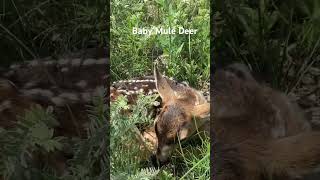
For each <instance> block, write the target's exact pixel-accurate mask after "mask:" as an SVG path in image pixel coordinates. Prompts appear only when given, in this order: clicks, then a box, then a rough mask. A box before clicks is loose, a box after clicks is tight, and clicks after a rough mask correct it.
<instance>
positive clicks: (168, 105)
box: [154, 66, 210, 162]
mask: <svg viewBox="0 0 320 180" xmlns="http://www.w3.org/2000/svg"><path fill="white" fill-rule="evenodd" d="M154 76H155V80H156V88H157V90H158V92H159V95H160V97H161V99H162V104H163V108H162V110H161V112H160V114H159V115H158V117H157V118H156V120H155V132H156V135H157V139H158V142H157V146H158V147H157V153H156V156H157V159H158V160H159V161H160V162H165V161H167V160H168V157H169V155H170V152H171V151H172V150H173V148H174V146H175V144H177V142H178V140H183V139H186V138H187V137H189V136H190V135H192V134H193V133H194V132H195V131H196V128H201V126H202V125H203V124H205V122H206V121H205V120H203V121H197V120H196V121H194V119H208V117H209V111H210V109H209V107H210V106H209V103H208V102H207V101H206V100H205V98H204V96H203V95H202V94H201V93H199V92H198V91H196V90H195V89H193V88H191V87H189V86H174V85H173V84H170V83H168V81H167V80H166V79H165V78H164V77H163V76H162V75H161V74H160V73H159V71H158V69H157V67H156V66H155V67H154Z"/></svg>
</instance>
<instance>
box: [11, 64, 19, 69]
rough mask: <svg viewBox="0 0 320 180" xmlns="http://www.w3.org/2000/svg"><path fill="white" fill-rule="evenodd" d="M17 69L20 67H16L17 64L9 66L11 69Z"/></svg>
mask: <svg viewBox="0 0 320 180" xmlns="http://www.w3.org/2000/svg"><path fill="white" fill-rule="evenodd" d="M19 67H20V65H18V64H12V65H11V66H10V68H11V69H18V68H19Z"/></svg>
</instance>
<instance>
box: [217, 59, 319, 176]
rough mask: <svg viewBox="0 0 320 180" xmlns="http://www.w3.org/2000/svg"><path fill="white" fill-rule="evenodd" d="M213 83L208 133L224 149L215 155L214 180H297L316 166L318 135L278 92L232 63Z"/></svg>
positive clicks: (317, 160)
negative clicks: (216, 170) (258, 81)
mask: <svg viewBox="0 0 320 180" xmlns="http://www.w3.org/2000/svg"><path fill="white" fill-rule="evenodd" d="M230 69H231V70H230ZM243 71H245V72H243ZM248 76H249V77H248ZM213 82H214V83H213V87H214V98H213V105H214V106H213V108H212V112H213V113H214V114H213V115H214V116H213V123H214V125H213V129H212V131H213V132H212V133H215V135H216V140H217V141H218V142H220V143H221V144H222V146H223V147H230V148H224V149H223V148H222V150H218V151H217V152H216V153H215V157H216V159H217V164H216V166H217V169H218V175H217V177H216V179H218V180H220V179H221V180H237V179H244V180H267V179H279V180H280V179H299V178H301V177H302V176H303V175H305V174H309V173H312V171H313V170H314V169H315V168H317V165H319V164H320V156H319V155H320V154H319V150H320V144H319V138H320V133H318V132H311V131H310V126H309V124H307V123H306V122H307V121H305V120H304V119H303V115H302V114H301V111H300V110H299V108H298V107H297V106H296V105H295V104H293V103H292V102H290V100H289V99H288V98H287V97H286V96H285V95H284V94H282V93H280V92H277V91H275V90H273V89H271V88H268V87H265V86H263V85H260V84H258V83H257V82H256V81H255V80H254V79H253V78H252V76H251V75H250V73H248V71H247V70H245V69H243V68H238V66H237V65H232V66H231V67H230V66H229V69H228V68H227V69H226V70H219V71H218V72H217V73H216V74H215V77H214V80H213Z"/></svg>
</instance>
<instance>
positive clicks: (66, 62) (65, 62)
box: [58, 59, 69, 65]
mask: <svg viewBox="0 0 320 180" xmlns="http://www.w3.org/2000/svg"><path fill="white" fill-rule="evenodd" d="M68 63H69V60H68V59H60V60H59V61H58V64H60V65H66V64H68Z"/></svg>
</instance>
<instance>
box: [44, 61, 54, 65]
mask: <svg viewBox="0 0 320 180" xmlns="http://www.w3.org/2000/svg"><path fill="white" fill-rule="evenodd" d="M55 63H56V61H45V62H44V64H45V65H53V64H55Z"/></svg>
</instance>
